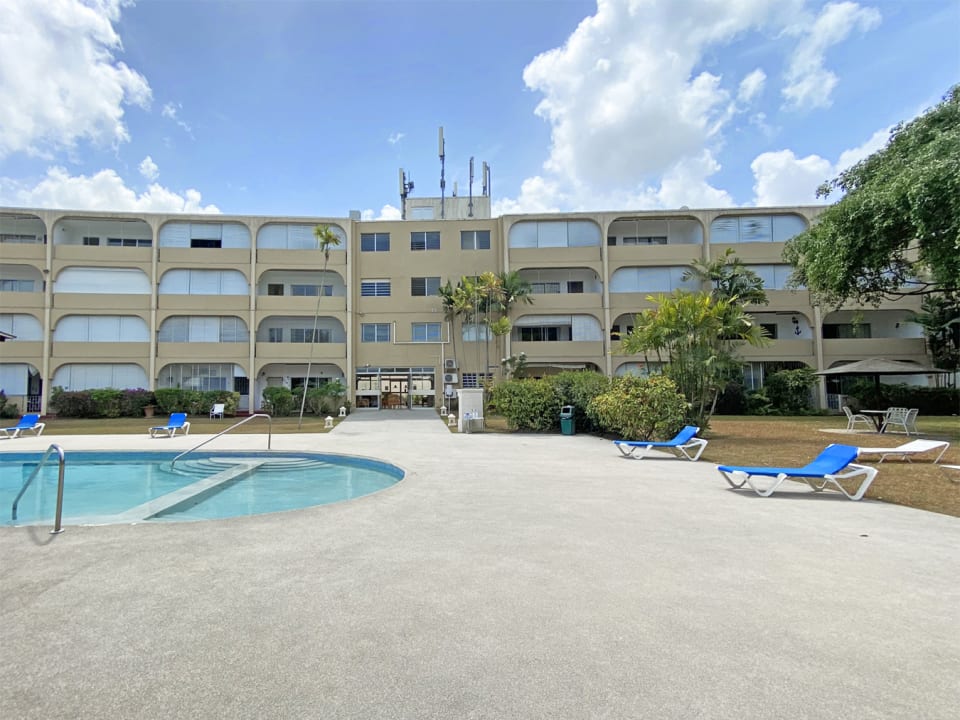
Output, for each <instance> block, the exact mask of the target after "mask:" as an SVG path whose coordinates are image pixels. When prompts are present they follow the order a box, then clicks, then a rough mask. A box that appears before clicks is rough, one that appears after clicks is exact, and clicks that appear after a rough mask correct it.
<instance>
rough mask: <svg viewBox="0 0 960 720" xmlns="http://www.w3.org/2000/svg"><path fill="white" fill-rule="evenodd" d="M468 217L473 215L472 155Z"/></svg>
mask: <svg viewBox="0 0 960 720" xmlns="http://www.w3.org/2000/svg"><path fill="white" fill-rule="evenodd" d="M467 217H473V156H472V155H471V156H470V201H469V202H468V203H467Z"/></svg>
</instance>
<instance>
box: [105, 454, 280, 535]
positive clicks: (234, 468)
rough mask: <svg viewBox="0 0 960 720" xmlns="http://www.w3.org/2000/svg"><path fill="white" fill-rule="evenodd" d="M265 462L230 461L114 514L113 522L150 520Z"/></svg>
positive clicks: (250, 471)
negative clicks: (176, 487) (219, 468)
mask: <svg viewBox="0 0 960 720" xmlns="http://www.w3.org/2000/svg"><path fill="white" fill-rule="evenodd" d="M263 464H264V462H263V461H262V460H251V461H241V462H237V461H236V460H234V461H233V462H231V463H230V467H228V468H227V469H225V470H221V471H220V472H218V473H216V474H215V475H210V476H209V477H205V478H204V479H203V480H197V482H194V483H190V484H189V485H187V486H185V487H182V488H180V489H179V490H174V491H173V492H169V493H167V494H166V495H161V496H160V497H158V498H154V499H153V500H148V501H147V502H145V503H142V504H141V505H137V506H136V507H132V508H130V509H129V510H125V511H124V512H122V513H118V514H117V515H114V516H113V518H112V520H111V522H119V523H125V522H131V523H132V522H137V521H139V520H148V519H150V518H152V517H155V516H157V515H160V514H162V513H164V512H168V511H169V510H172V509H173V508H175V507H177V506H178V505H183V504H185V503H188V502H190V501H191V500H197V499H198V498H199V496H201V495H204V494H208V493H210V492H212V491H214V490H216V489H217V488H218V487H220V486H222V485H224V484H225V483H228V482H231V481H233V480H238V479H240V478H242V477H243V476H244V475H249V474H250V473H252V472H253V471H254V470H256V469H257V468H259V467H260V466H261V465H263Z"/></svg>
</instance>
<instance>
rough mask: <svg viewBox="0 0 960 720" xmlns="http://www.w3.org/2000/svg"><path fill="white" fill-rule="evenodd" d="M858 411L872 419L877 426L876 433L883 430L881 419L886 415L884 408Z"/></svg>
mask: <svg viewBox="0 0 960 720" xmlns="http://www.w3.org/2000/svg"><path fill="white" fill-rule="evenodd" d="M859 413H860V414H861V415H866V416H867V417H868V418H870V419H871V420H873V424H874V425H876V426H877V432H878V433H879V432H883V420H884V418H885V417H886V416H887V411H886V410H860V411H859Z"/></svg>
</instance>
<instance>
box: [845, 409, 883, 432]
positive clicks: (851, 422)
mask: <svg viewBox="0 0 960 720" xmlns="http://www.w3.org/2000/svg"><path fill="white" fill-rule="evenodd" d="M843 413H844V414H845V415H846V416H847V430H856V429H857V423H858V422H862V423H863V424H864V425H866V426H867V428H868V429H870V430H873V431H876V426H875V425H874V424H873V420H871V419H870V418H868V417H867V416H866V415H861V414H860V413H854V412H853V411H852V410H850V408H849V407H847V406H846V405H844V406H843Z"/></svg>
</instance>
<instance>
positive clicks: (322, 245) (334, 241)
mask: <svg viewBox="0 0 960 720" xmlns="http://www.w3.org/2000/svg"><path fill="white" fill-rule="evenodd" d="M313 236H314V237H315V238H316V239H317V247H318V248H319V249H320V250H321V251H322V252H323V271H322V272H321V273H320V287H319V288H318V289H317V309H316V310H315V311H314V313H313V334H312V335H311V336H310V355H309V357H308V359H307V377H306V378H305V379H304V381H303V397H302V398H301V399H300V418H299V419H298V420H297V430H299V429H300V426H301V425H302V424H303V408H304V406H305V405H306V403H307V391H308V390H309V389H310V370H311V367H312V365H313V346H314V344H315V343H316V341H317V323H318V322H319V320H320V301H321V300H323V290H324V282H325V281H326V279H327V265H328V264H329V263H330V248H332V247H339V245H340V236H339V235H337V234H336V233H335V232H334V231H333V230H332V229H331V228H330V226H329V225H317V226H316V227H314V228H313ZM331 292H332V290H331Z"/></svg>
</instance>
